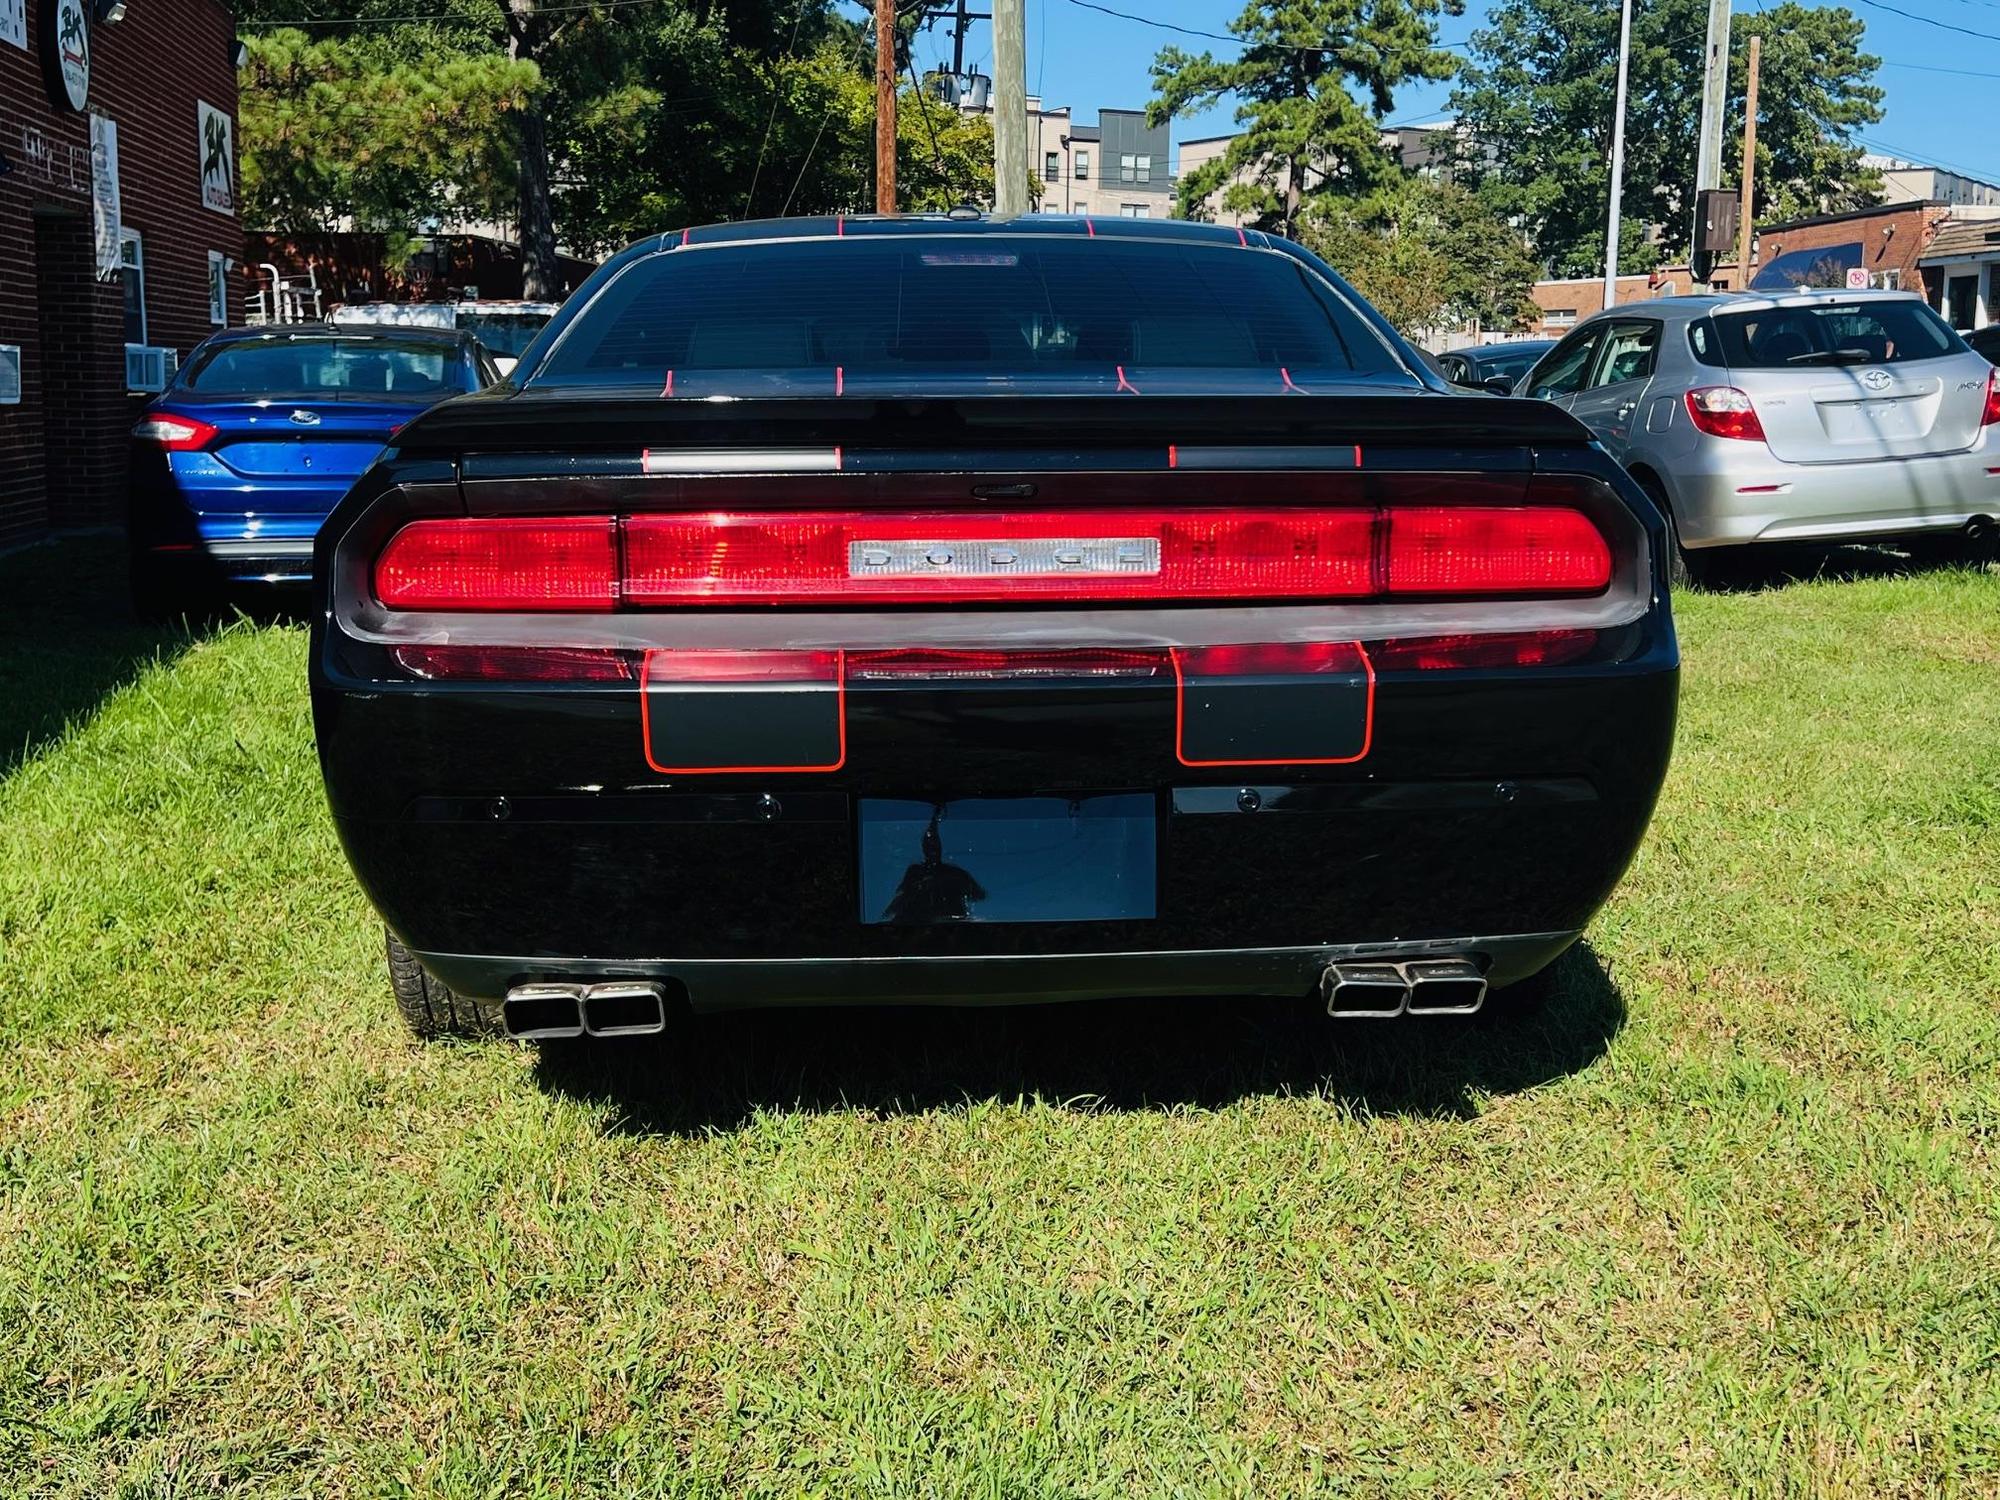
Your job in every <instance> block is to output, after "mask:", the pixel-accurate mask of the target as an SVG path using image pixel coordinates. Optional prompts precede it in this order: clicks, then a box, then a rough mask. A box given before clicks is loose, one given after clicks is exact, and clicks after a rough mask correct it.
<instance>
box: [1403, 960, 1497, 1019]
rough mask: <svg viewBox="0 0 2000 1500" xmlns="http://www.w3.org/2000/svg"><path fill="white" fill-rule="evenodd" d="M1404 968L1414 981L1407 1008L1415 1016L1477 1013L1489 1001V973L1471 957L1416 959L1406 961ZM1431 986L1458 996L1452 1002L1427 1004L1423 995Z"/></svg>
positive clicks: (1406, 974)
mask: <svg viewBox="0 0 2000 1500" xmlns="http://www.w3.org/2000/svg"><path fill="white" fill-rule="evenodd" d="M1402 969H1403V977H1404V978H1405V979H1407V980H1408V981H1409V984H1410V997H1409V1000H1408V1001H1407V1002H1406V1004H1405V1007H1404V1008H1405V1009H1406V1010H1407V1011H1408V1013H1409V1014H1411V1015H1413V1016H1470V1015H1476V1014H1478V1012H1479V1008H1480V1007H1481V1006H1482V1005H1484V1004H1485V1003H1486V976H1485V975H1484V974H1482V973H1481V972H1480V970H1479V966H1478V965H1477V964H1475V963H1473V962H1472V961H1471V960H1470V959H1464V958H1426V959H1415V960H1412V961H1411V962H1409V963H1406V964H1404V965H1403V966H1402ZM1427 989H1428V990H1430V991H1432V992H1433V993H1436V992H1438V991H1445V992H1448V993H1452V994H1454V995H1455V996H1456V999H1455V1000H1454V1003H1452V1004H1449V1005H1429V1004H1424V1003H1423V996H1424V992H1425V991H1426V990H1427ZM1468 994H1469V995H1470V998H1466V997H1467V995H1468Z"/></svg>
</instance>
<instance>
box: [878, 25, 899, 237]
mask: <svg viewBox="0 0 2000 1500" xmlns="http://www.w3.org/2000/svg"><path fill="white" fill-rule="evenodd" d="M895 211H896V0H875V212H876V213H878V214H892V213H894V212H895Z"/></svg>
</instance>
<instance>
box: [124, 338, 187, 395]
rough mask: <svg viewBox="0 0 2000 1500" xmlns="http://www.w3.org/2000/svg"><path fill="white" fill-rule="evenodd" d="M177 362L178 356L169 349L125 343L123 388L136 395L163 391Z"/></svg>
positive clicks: (171, 376) (178, 361)
mask: <svg viewBox="0 0 2000 1500" xmlns="http://www.w3.org/2000/svg"><path fill="white" fill-rule="evenodd" d="M179 363H180V360H179V357H178V356H177V355H176V354H175V353H174V351H173V350H171V349H162V348H160V347H158V346H157V345H153V344H127V345H126V346H125V389H126V390H127V391H129V392H132V393H134V394H138V395H153V394H156V393H158V392H160V391H164V390H165V389H166V388H167V382H168V381H169V380H171V379H172V378H173V374H174V370H175V368H176V367H177V366H178V365H179Z"/></svg>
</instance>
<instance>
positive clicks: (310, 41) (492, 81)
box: [238, 30, 538, 232]
mask: <svg viewBox="0 0 2000 1500" xmlns="http://www.w3.org/2000/svg"><path fill="white" fill-rule="evenodd" d="M249 52H250V59H249V62H248V64H247V65H246V70H245V73H244V76H243V90H242V103H241V106H240V111H241V119H240V124H239V128H238V140H239V151H240V159H241V162H242V170H243V197H244V208H243V213H244V218H245V221H246V222H248V223H251V224H256V225H261V226H266V227H270V228H277V229H289V230H309V229H331V228H333V227H334V226H335V225H336V224H338V223H340V222H341V221H343V220H352V221H353V223H354V224H355V225H356V227H358V228H361V229H369V230H387V231H391V232H395V231H401V230H410V229H414V228H415V227H416V225H417V224H418V223H419V222H421V221H422V220H423V219H425V218H428V217H440V216H443V215H446V214H450V213H463V214H491V213H494V212H496V211H498V210H499V208H500V207H501V206H502V205H504V204H505V203H506V202H508V201H509V200H510V199H511V195H512V191H513V162H512V158H511V155H510V153H509V152H508V150H507V146H506V142H507V132H506V129H505V123H504V122H505V118H506V116H507V114H508V112H509V111H512V110H517V109H519V108H520V107H521V106H522V104H523V103H524V102H525V101H526V99H527V97H528V96H529V95H530V94H531V93H532V92H533V91H534V90H535V88H536V86H537V83H538V77H537V73H536V70H535V68H534V66H533V65H532V64H527V63H513V62H509V61H507V60H506V59H505V58H503V57H499V56H485V57H474V56H466V55H463V54H461V53H458V52H456V51H453V50H450V49H438V50H435V51H432V52H430V53H428V54H424V53H419V54H416V55H413V56H406V57H403V58H400V59H398V58H394V57H390V56H386V55H383V54H382V53H381V51H380V49H378V48H377V47H376V46H375V45H373V44H372V43H370V42H368V41H366V40H364V39H356V38H351V37H332V38H325V39H318V40H316V39H314V38H312V37H310V36H308V35H307V34H306V33H305V32H303V31H293V30H280V31H273V32H266V33H264V34H262V35H259V36H255V37H252V38H251V40H250V42H249Z"/></svg>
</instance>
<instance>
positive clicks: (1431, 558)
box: [1385, 505, 1611, 594]
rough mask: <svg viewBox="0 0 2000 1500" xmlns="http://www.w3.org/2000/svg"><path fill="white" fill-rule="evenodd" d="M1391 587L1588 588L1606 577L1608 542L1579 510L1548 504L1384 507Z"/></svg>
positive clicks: (1437, 590)
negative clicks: (1387, 526)
mask: <svg viewBox="0 0 2000 1500" xmlns="http://www.w3.org/2000/svg"><path fill="white" fill-rule="evenodd" d="M1387 560H1388V569H1387V578H1386V580H1385V581H1386V583H1387V586H1388V592H1390V593H1392V594H1590V593H1596V592H1597V591H1598V590H1599V589H1602V588H1603V587H1604V586H1605V585H1606V584H1607V583H1609V582H1610V581H1611V548H1610V546H1609V544H1607V543H1606V542H1605V540H1604V534H1603V533H1602V532H1600V531H1599V530H1598V529H1597V526H1596V524H1595V523H1594V522H1593V521H1592V520H1591V519H1590V517H1588V516H1586V515H1584V514H1583V512H1581V511H1575V510H1564V509H1561V508H1559V507H1556V506H1546V505H1536V506H1505V507H1502V506H1495V507H1491V508H1484V509H1474V508H1469V507H1449V506H1433V505H1411V506H1392V507H1391V508H1390V510H1389V544H1388V555H1387Z"/></svg>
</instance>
